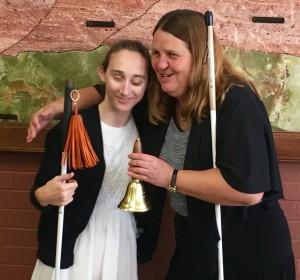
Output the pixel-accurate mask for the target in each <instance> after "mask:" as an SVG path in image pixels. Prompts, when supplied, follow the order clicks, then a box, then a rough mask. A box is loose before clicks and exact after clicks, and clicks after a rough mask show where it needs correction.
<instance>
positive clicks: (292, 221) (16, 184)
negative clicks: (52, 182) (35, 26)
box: [0, 152, 300, 280]
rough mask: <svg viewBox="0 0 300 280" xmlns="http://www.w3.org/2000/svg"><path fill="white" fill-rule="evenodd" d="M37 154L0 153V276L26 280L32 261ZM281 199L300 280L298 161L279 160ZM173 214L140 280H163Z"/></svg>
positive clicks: (165, 220)
mask: <svg viewBox="0 0 300 280" xmlns="http://www.w3.org/2000/svg"><path fill="white" fill-rule="evenodd" d="M40 160H41V154H40V153H23V152H0V279H1V280H30V276H31V273H32V269H33V266H34V263H35V253H36V226H37V221H38V218H39V213H38V211H36V210H35V209H34V208H33V206H32V205H31V204H30V201H29V196H28V192H29V190H30V188H31V185H32V182H33V179H34V176H35V173H36V171H37V168H38V166H39V163H40ZM280 169H281V175H282V180H283V183H284V192H285V200H283V201H281V204H282V206H283V208H284V211H285V213H286V216H287V218H288V222H289V226H290V229H291V233H292V239H293V248H294V253H295V257H296V269H297V275H298V277H297V280H300V163H297V164H293V163H281V164H280ZM172 232H173V213H172V211H171V210H170V208H169V206H168V204H166V209H165V212H164V217H163V228H162V232H161V235H160V240H159V245H158V250H157V251H156V253H155V255H154V257H153V261H151V262H149V263H147V264H144V265H141V266H139V275H140V278H139V279H140V280H163V279H164V275H165V272H166V269H167V266H168V262H169V260H170V256H171V254H172V249H173V247H174V237H173V234H172Z"/></svg>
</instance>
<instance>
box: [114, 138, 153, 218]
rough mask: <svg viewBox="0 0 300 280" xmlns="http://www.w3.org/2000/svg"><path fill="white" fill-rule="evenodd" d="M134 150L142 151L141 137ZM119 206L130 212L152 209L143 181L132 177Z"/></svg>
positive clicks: (136, 151)
mask: <svg viewBox="0 0 300 280" xmlns="http://www.w3.org/2000/svg"><path fill="white" fill-rule="evenodd" d="M133 152H134V153H141V152H142V144H141V140H140V139H139V138H137V139H136V140H135V142H134V145H133ZM118 207H119V208H120V209H122V210H125V211H129V212H146V211H148V210H150V209H151V205H150V203H149V202H148V200H147V198H146V196H145V191H144V186H143V183H142V181H140V180H138V179H134V178H132V180H131V181H130V183H129V184H128V186H127V190H126V193H125V196H124V198H123V199H122V201H121V202H120V203H119V205H118Z"/></svg>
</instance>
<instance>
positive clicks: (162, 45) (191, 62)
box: [29, 10, 295, 280]
mask: <svg viewBox="0 0 300 280" xmlns="http://www.w3.org/2000/svg"><path fill="white" fill-rule="evenodd" d="M214 42H215V44H214V52H215V79H216V100H217V144H216V148H217V151H216V154H217V158H216V166H217V168H213V162H212V152H211V136H210V135H211V134H210V116H209V100H208V99H209V98H208V96H209V93H208V86H209V85H208V63H207V35H206V27H205V21H204V15H203V14H201V13H199V12H196V11H192V10H175V11H171V12H169V13H167V14H165V15H164V16H163V17H162V18H161V19H160V20H159V21H158V23H157V25H156V27H155V28H154V32H153V47H152V58H151V60H152V68H153V69H154V71H155V73H156V78H155V79H154V81H153V82H151V83H150V88H149V97H150V98H149V120H150V122H148V123H145V125H144V129H143V136H144V140H143V148H144V153H143V154H134V153H132V154H130V155H129V158H130V162H129V165H130V167H129V169H128V175H129V176H131V177H134V178H138V179H141V180H143V181H144V182H145V184H144V185H145V191H146V196H147V197H148V199H149V200H150V203H151V204H152V206H153V210H152V211H149V212H147V213H145V214H144V215H136V218H137V221H138V226H139V227H141V228H143V231H142V232H143V234H142V235H141V236H140V237H139V239H138V258H139V260H140V261H141V262H145V261H147V260H149V259H150V258H151V256H152V253H153V251H154V250H155V247H156V241H157V236H158V234H159V228H160V219H161V212H162V205H163V202H164V196H165V194H166V190H169V197H170V202H171V206H172V208H173V209H174V211H175V212H176V215H175V222H174V227H175V238H176V248H175V251H174V255H173V257H172V260H171V263H170V266H169V271H168V273H167V276H166V279H168V280H177V279H178V280H181V279H189V280H194V279H195V280H196V279H201V280H208V279H209V280H216V279H218V278H217V277H218V276H217V275H218V271H217V269H218V268H217V262H218V261H217V242H218V240H219V234H218V231H217V227H216V222H215V206H214V205H215V204H220V205H222V207H221V212H222V233H223V236H222V243H223V259H224V275H225V277H224V278H225V279H226V280H241V279H243V280H260V279H264V280H266V279H267V280H283V279H285V280H293V279H295V266H294V257H293V252H292V248H291V239H290V232H289V229H288V225H287V221H286V218H285V216H284V214H283V211H282V209H281V208H280V205H279V203H278V199H281V198H283V193H282V186H281V180H280V174H279V169H278V164H277V160H276V154H275V148H274V142H273V138H272V131H271V127H270V123H269V119H268V115H267V113H266V110H265V107H264V105H263V103H262V102H261V100H260V99H259V96H258V94H257V92H256V89H255V87H254V85H253V84H252V83H250V82H249V81H247V80H246V79H245V78H244V77H242V76H241V75H240V74H239V73H237V72H236V71H235V70H234V69H233V67H232V66H231V65H230V63H229V62H228V61H227V60H226V58H225V57H224V55H223V52H222V48H221V46H220V43H219V41H218V39H217V37H216V35H214ZM35 118H36V119H37V116H35ZM35 129H36V126H35V125H34V122H33V123H32V131H33V133H35ZM38 129H39V128H38ZM29 135H30V134H29Z"/></svg>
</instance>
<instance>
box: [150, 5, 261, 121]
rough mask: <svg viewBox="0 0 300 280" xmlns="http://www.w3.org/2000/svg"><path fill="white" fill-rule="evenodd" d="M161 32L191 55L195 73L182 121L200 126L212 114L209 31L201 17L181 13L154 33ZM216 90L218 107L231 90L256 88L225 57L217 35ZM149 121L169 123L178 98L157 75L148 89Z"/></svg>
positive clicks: (168, 17) (164, 20)
mask: <svg viewBox="0 0 300 280" xmlns="http://www.w3.org/2000/svg"><path fill="white" fill-rule="evenodd" d="M158 29H161V30H163V31H164V32H168V33H170V34H172V35H173V36H175V37H176V38H178V39H180V40H182V41H183V42H185V43H186V45H187V46H188V48H189V50H190V52H191V55H192V60H193V62H192V71H191V76H190V80H189V91H188V93H187V94H188V102H187V105H186V107H185V110H184V111H183V112H182V114H183V117H186V118H194V119H196V120H197V121H198V122H200V121H201V120H202V119H203V118H205V117H207V116H208V114H209V110H210V109H209V79H208V62H207V54H208V50H207V28H206V25H205V17H204V15H203V14H202V13H200V12H197V11H193V10H188V9H181V10H174V11H171V12H168V13H167V14H165V15H164V16H163V17H162V18H161V19H160V20H159V21H158V23H157V24H156V26H155V28H154V31H153V35H154V33H155V32H156V31H157V30H158ZM213 37H214V38H213V39H214V57H215V83H216V84H215V86H216V104H217V107H218V106H219V105H220V104H221V103H222V101H223V100H224V97H225V94H226V92H227V91H228V89H229V88H230V87H231V86H233V85H237V86H243V85H244V84H248V85H249V86H250V87H251V88H252V89H253V90H254V91H256V89H255V86H254V85H253V84H252V83H251V82H250V81H248V80H247V79H245V78H244V77H243V76H242V75H241V74H240V73H239V72H237V71H236V70H235V69H234V67H233V66H232V65H231V64H230V62H229V61H228V60H227V59H226V57H225V56H224V55H223V49H222V47H221V45H220V43H219V40H218V38H217V36H216V34H215V33H214V35H213ZM149 88H150V89H149V90H150V92H149V93H150V94H149V119H150V121H151V122H152V123H155V124H158V123H160V122H163V123H168V122H169V120H170V117H171V115H172V114H173V112H174V106H175V98H173V97H170V96H169V95H168V94H167V93H165V92H163V91H162V89H161V86H160V83H159V81H158V79H157V77H156V75H152V80H151V81H150V85H149Z"/></svg>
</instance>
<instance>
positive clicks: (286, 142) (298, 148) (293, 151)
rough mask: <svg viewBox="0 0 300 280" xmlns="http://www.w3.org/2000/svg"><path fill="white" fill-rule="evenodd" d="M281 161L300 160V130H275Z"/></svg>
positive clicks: (277, 150) (278, 154)
mask: <svg viewBox="0 0 300 280" xmlns="http://www.w3.org/2000/svg"><path fill="white" fill-rule="evenodd" d="M273 135H274V142H275V146H276V153H277V158H278V160H279V161H285V162H286V161H288V162H300V132H273Z"/></svg>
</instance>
